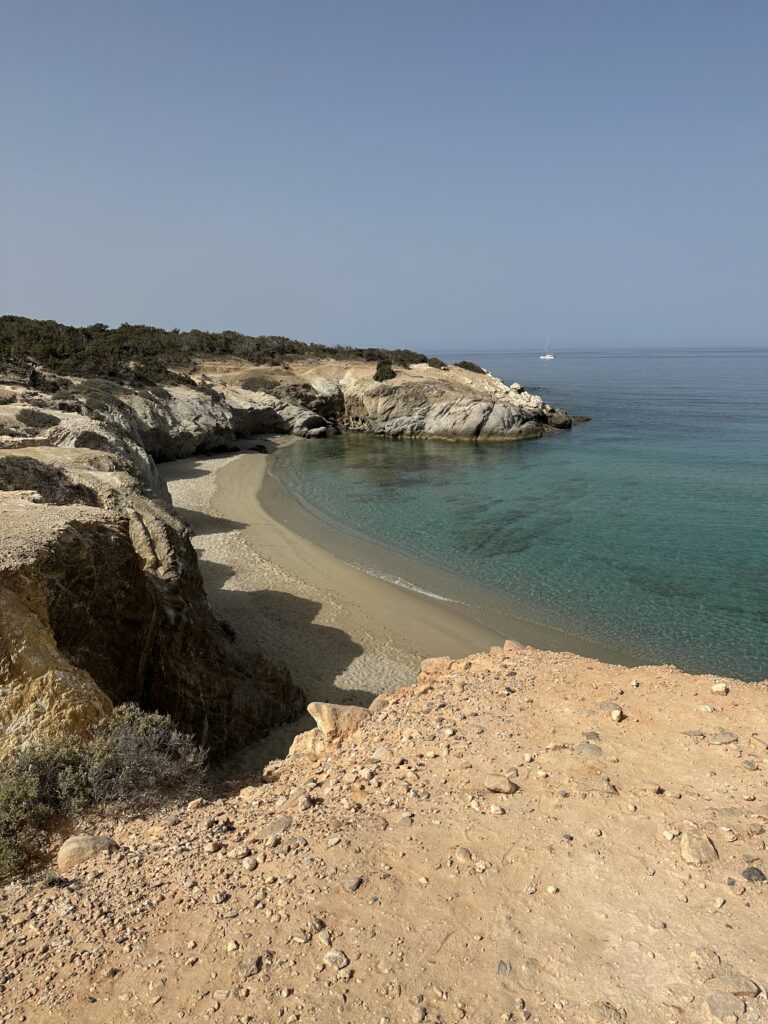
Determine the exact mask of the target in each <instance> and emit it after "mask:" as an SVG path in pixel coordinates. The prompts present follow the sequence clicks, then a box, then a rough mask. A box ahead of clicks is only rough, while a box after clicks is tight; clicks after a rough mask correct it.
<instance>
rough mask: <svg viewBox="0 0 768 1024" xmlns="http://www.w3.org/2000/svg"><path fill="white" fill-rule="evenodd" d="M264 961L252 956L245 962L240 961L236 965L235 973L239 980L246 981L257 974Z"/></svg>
mask: <svg viewBox="0 0 768 1024" xmlns="http://www.w3.org/2000/svg"><path fill="white" fill-rule="evenodd" d="M263 963H264V961H263V960H262V958H261V957H260V956H252V957H249V958H248V959H247V960H241V961H240V963H239V964H238V965H237V972H238V974H239V975H240V977H241V978H243V979H244V980H246V981H247V980H248V978H252V977H253V976H254V975H256V974H258V973H259V971H260V970H261V968H262V966H263Z"/></svg>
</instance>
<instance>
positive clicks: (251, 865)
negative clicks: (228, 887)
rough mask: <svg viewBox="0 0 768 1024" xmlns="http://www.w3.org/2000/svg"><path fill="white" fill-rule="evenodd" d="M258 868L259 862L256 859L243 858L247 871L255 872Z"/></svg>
mask: <svg viewBox="0 0 768 1024" xmlns="http://www.w3.org/2000/svg"><path fill="white" fill-rule="evenodd" d="M258 866H259V862H258V861H257V860H256V858H255V857H244V858H243V867H244V868H245V870H246V871H255V870H256V868H257V867H258Z"/></svg>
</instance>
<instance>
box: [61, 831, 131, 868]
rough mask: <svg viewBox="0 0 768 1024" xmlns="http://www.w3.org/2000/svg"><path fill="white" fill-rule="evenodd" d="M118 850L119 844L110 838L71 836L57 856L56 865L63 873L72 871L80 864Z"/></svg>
mask: <svg viewBox="0 0 768 1024" xmlns="http://www.w3.org/2000/svg"><path fill="white" fill-rule="evenodd" d="M117 849H119V847H118V845H117V843H116V842H115V841H114V839H111V838H110V837H109V836H70V837H69V839H67V841H66V842H65V843H64V844H63V845H62V846H61V848H60V850H59V852H58V854H57V856H56V865H57V867H58V869H59V871H61V872H67V871H71V870H72V868H74V867H77V865H78V864H83V863H84V862H85V861H87V860H92V859H93V858H94V857H98V856H99V855H100V854H103V853H114V852H115V851H116V850H117Z"/></svg>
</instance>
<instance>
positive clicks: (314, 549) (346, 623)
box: [160, 437, 636, 702]
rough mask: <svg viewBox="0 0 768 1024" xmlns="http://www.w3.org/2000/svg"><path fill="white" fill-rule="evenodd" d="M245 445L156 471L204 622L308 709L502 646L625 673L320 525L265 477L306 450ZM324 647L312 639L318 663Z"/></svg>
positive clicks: (434, 575)
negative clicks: (270, 662) (258, 653)
mask: <svg viewBox="0 0 768 1024" xmlns="http://www.w3.org/2000/svg"><path fill="white" fill-rule="evenodd" d="M253 443H254V442H253V439H251V440H250V441H244V442H242V443H241V452H240V453H238V454H232V455H223V456H215V457H210V456H208V457H193V458H190V459H184V460H180V461H178V462H174V463H166V464H163V465H162V466H161V467H160V469H161V472H162V475H163V477H164V479H165V480H166V482H167V484H168V486H169V489H170V491H171V495H172V498H173V501H174V504H175V505H176V506H177V509H178V510H179V511H180V513H181V514H182V515H183V516H185V517H186V518H187V520H188V521H189V523H190V526H191V527H192V530H193V533H194V535H195V536H194V543H195V547H196V549H197V550H198V554H199V556H200V567H201V570H202V573H203V577H204V580H205V583H206V589H207V591H208V594H209V598H210V600H211V604H212V605H213V607H214V610H215V611H216V612H217V614H219V615H221V617H222V618H225V619H227V621H229V622H231V623H232V625H233V626H234V627H235V629H236V631H237V632H238V635H239V639H240V641H241V642H244V643H245V644H246V646H247V645H248V644H249V643H252V644H255V645H256V646H258V647H259V648H261V649H262V650H264V652H265V653H266V654H268V655H269V656H270V657H273V658H276V659H278V660H280V661H284V662H285V663H286V664H287V665H288V667H289V668H290V669H291V671H292V673H293V675H294V678H295V679H296V680H297V682H299V684H300V685H302V686H303V687H304V688H305V689H306V691H307V694H308V697H309V698H310V699H323V700H334V699H336V700H343V699H344V693H349V692H353V693H355V694H357V695H362V696H356V697H355V699H356V700H357V701H358V702H359V701H360V700H361V699H362V700H364V697H365V695H366V694H370V695H374V694H376V693H379V692H381V691H383V690H388V689H392V688H393V687H396V686H399V685H403V684H405V683H409V682H412V680H413V678H414V672H415V670H417V669H418V665H419V663H420V661H421V660H422V659H423V658H427V657H433V656H441V655H447V656H449V657H454V658H456V657H461V656H463V655H467V654H472V653H475V652H476V651H478V650H487V649H488V648H489V647H491V646H493V645H496V644H500V643H502V642H503V641H504V640H509V639H511V640H513V641H515V642H517V643H520V644H525V645H529V646H533V647H537V648H541V649H548V650H555V651H564V650H569V651H574V652H575V653H578V654H582V655H585V656H587V657H592V658H596V659H598V660H601V661H606V662H610V663H612V664H617V663H619V664H621V663H626V664H636V662H631V661H629V660H625V659H623V658H622V657H621V655H620V653H619V652H616V651H614V650H610V649H608V648H598V647H596V645H594V644H590V643H588V642H585V641H579V640H578V639H577V638H575V637H571V636H568V635H566V634H563V633H559V632H558V631H556V630H552V629H547V628H545V627H542V626H538V625H536V624H534V623H531V622H527V621H525V620H523V619H521V618H518V617H516V616H515V615H514V614H512V613H510V611H509V610H508V609H505V608H503V607H502V606H500V605H499V606H497V607H493V606H492V604H491V603H489V599H488V594H487V593H486V592H484V591H482V590H481V589H480V588H478V587H475V586H473V585H471V584H469V583H467V582H466V581H464V580H457V579H455V578H453V577H451V576H450V575H449V574H448V573H446V572H441V571H440V570H439V569H435V568H434V567H432V566H428V565H425V564H423V563H419V564H416V562H415V561H414V559H412V558H410V557H409V556H407V555H403V554H400V553H398V552H396V551H393V550H392V549H390V548H387V547H385V546H383V545H380V544H377V543H376V542H375V541H372V540H370V539H368V538H363V537H360V536H359V535H358V534H356V533H354V532H352V531H350V530H348V529H347V528H345V527H338V526H336V525H333V524H330V523H328V522H327V521H326V520H325V519H323V518H321V517H320V516H319V515H318V514H317V513H316V512H315V511H314V510H312V509H310V508H307V507H306V506H305V505H304V504H303V503H302V502H301V500H300V499H299V498H298V497H297V496H296V495H294V494H293V493H291V492H290V491H289V490H288V489H287V488H286V487H285V486H284V485H283V484H282V482H281V481H280V480H279V479H278V478H277V476H276V475H275V474H274V472H273V471H272V468H271V463H272V462H273V460H274V459H275V458H276V457H277V458H279V454H277V452H278V450H279V448H281V447H284V446H286V445H287V444H292V443H297V444H312V443H317V442H306V441H302V440H300V439H296V438H285V437H279V438H273V439H270V442H269V446H270V447H271V448H272V449H273V454H270V455H267V454H263V453H261V452H256V451H253V450H252V448H253ZM249 449H250V450H249ZM236 595H239V597H236ZM279 595H283V596H282V598H280V597H279ZM289 597H292V598H293V600H292V601H291V600H289ZM302 630H303V632H302ZM321 630H326V631H327V630H336V631H337V634H338V635H337V636H336V641H337V644H336V646H337V647H339V648H344V649H346V654H345V655H344V656H343V657H341V658H339V657H336V656H335V655H334V661H335V662H337V664H336V666H335V667H336V668H337V669H338V671H336V672H335V674H334V673H333V672H332V671H331V669H330V668H329V670H328V671H326V672H323V671H321V670H320V669H319V668H318V666H317V664H316V653H317V652H316V650H315V647H316V642H317V633H318V631H321ZM304 634H306V635H304ZM331 639H332V638H331V637H330V635H328V636H323V640H324V641H328V643H326V644H325V648H326V651H327V653H326V657H330V656H331V653H332V652H331V648H332V646H333V644H332V643H331ZM353 648H354V650H353ZM341 662H343V663H344V664H341ZM331 676H332V678H331Z"/></svg>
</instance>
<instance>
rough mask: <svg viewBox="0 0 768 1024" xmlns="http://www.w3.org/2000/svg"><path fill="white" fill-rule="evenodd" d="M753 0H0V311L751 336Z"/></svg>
mask: <svg viewBox="0 0 768 1024" xmlns="http://www.w3.org/2000/svg"><path fill="white" fill-rule="evenodd" d="M767 52H768V2H766V0H718V2H713V0H663V2H661V0H604V2H603V0H562V2H556V0H525V2H523V0H498V2H496V0H464V2H461V3H456V2H453V0H407V2H401V0H263V2H259V0H248V2H245V0H242V2H240V0H218V2H214V0H206V2H199V0H152V2H145V0H120V2H114V0H93V2H90V0H88V2H86V0H47V2H45V0H0V90H1V94H0V95H1V99H0V146H1V147H2V150H1V151H0V189H1V192H0V214H1V215H2V224H1V230H2V235H1V236H0V310H2V311H3V312H14V313H19V314H24V315H28V316H35V317H51V318H55V319H58V320H62V321H65V322H69V323H77V324H81V323H86V324H87V323H91V322H94V321H98V320H103V321H105V322H107V323H111V324H115V323H120V322H122V321H126V320H127V321H130V322H138V323H152V324H159V325H161V326H165V327H174V326H175V327H180V328H188V327H201V328H207V329H215V330H219V329H222V328H232V329H237V330H242V331H245V332H248V333H278V334H287V335H291V336H293V337H299V338H303V339H305V340H314V341H326V342H329V343H344V344H347V343H349V344H358V343H368V344H403V345H405V344H409V345H414V346H415V347H418V348H432V349H439V350H451V349H453V350H457V349H471V348H477V349H478V350H479V349H486V350H487V349H489V348H504V347H518V346H521V345H526V344H534V345H538V344H539V343H541V341H542V340H544V339H546V337H547V336H548V335H551V336H552V339H553V342H554V343H555V345H556V346H559V347H564V346H567V345H569V344H573V345H579V344H584V343H598V344H614V343H615V344H631V343H638V342H649V343H652V344H666V343H672V342H682V343H685V344H691V343H696V342H701V343H720V342H728V343H734V344H744V343H746V344H755V343H759V342H764V341H766V340H768V60H767V59H766V53H767Z"/></svg>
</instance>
